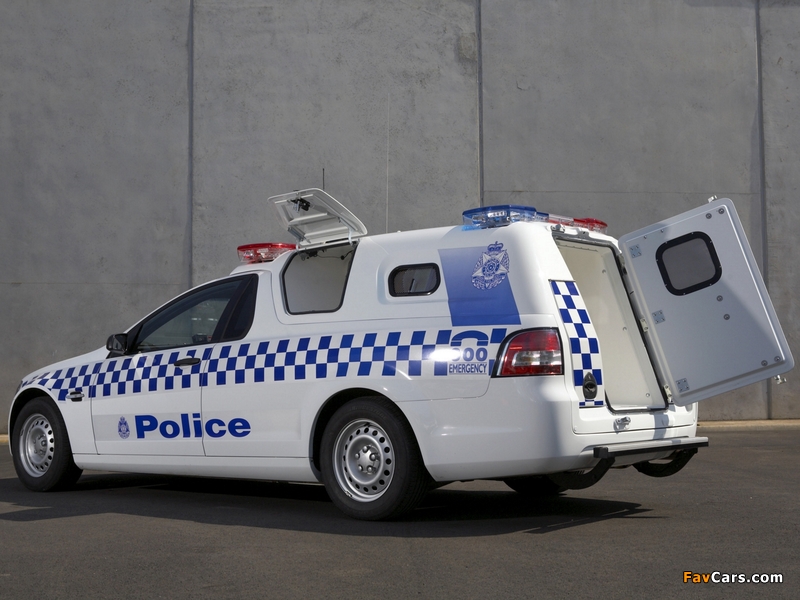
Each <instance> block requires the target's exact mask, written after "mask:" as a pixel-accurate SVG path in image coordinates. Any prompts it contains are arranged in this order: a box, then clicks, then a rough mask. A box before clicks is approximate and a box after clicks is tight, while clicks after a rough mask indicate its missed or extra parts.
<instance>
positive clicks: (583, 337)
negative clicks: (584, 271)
mask: <svg viewBox="0 0 800 600" xmlns="http://www.w3.org/2000/svg"><path fill="white" fill-rule="evenodd" d="M550 286H551V287H552V288H553V294H554V295H555V298H556V305H557V307H558V311H559V313H560V314H561V320H562V321H564V327H565V328H566V330H567V336H568V337H569V346H570V352H571V354H572V372H573V383H574V385H575V387H576V388H578V390H577V391H578V396H579V397H580V398H583V378H584V377H585V376H586V373H588V372H591V374H592V375H593V376H594V378H595V380H596V381H597V386H598V388H600V389H599V390H598V394H597V398H595V399H594V400H586V399H585V398H584V399H583V400H581V401H580V407H581V408H589V407H594V406H603V405H604V403H605V402H604V400H603V398H604V397H605V394H604V393H603V389H602V385H603V364H602V361H601V360H600V343H599V341H598V339H597V332H596V331H595V329H594V325H592V321H591V319H589V312H588V311H587V310H586V304H585V303H584V301H583V298H582V297H581V294H580V292H579V291H578V286H577V285H576V284H575V282H574V281H551V282H550Z"/></svg>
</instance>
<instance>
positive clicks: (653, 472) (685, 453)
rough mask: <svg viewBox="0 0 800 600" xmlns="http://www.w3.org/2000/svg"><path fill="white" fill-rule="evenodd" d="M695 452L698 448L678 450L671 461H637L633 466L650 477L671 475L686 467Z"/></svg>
mask: <svg viewBox="0 0 800 600" xmlns="http://www.w3.org/2000/svg"><path fill="white" fill-rule="evenodd" d="M695 454H697V448H691V449H689V450H678V451H677V452H676V453H675V454H674V455H673V457H672V460H670V461H669V462H666V463H657V462H640V463H635V464H634V465H633V466H634V468H635V469H636V470H637V471H639V473H644V474H645V475H649V476H650V477H669V476H670V475H674V474H675V473H677V472H678V471H680V470H681V469H682V468H683V467H685V466H686V463H688V462H689V461H690V460H691V459H692V457H693V456H694V455H695Z"/></svg>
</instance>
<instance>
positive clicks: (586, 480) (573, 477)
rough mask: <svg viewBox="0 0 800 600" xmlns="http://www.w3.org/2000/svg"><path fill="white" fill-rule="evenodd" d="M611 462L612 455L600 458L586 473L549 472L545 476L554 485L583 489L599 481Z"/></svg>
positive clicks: (612, 461)
mask: <svg viewBox="0 0 800 600" xmlns="http://www.w3.org/2000/svg"><path fill="white" fill-rule="evenodd" d="M613 464H614V458H613V457H611V458H601V459H600V462H598V463H597V464H596V465H595V466H594V468H593V469H592V470H591V471H588V472H586V473H569V472H567V473H551V474H550V475H548V476H547V477H548V479H550V481H552V482H553V483H555V484H556V485H559V486H561V487H563V488H566V489H568V490H583V489H586V488H588V487H591V486H593V485H594V484H595V483H597V482H598V481H600V480H601V479H602V478H603V475H605V474H606V473H607V472H608V470H609V469H610V468H611V465H613Z"/></svg>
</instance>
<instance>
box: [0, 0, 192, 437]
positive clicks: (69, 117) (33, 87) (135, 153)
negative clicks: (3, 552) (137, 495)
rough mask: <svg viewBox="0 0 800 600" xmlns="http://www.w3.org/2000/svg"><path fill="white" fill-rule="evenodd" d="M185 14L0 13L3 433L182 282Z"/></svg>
mask: <svg viewBox="0 0 800 600" xmlns="http://www.w3.org/2000/svg"><path fill="white" fill-rule="evenodd" d="M189 15H190V13H189V5H188V3H186V2H155V3H144V2H129V1H127V0H115V1H103V2H72V1H62V0H52V1H49V2H38V1H37V2H28V1H26V0H19V1H17V0H13V1H4V2H2V3H0V307H2V310H1V311H0V413H2V415H3V417H2V421H0V431H5V430H6V415H7V414H8V406H9V404H10V399H11V397H12V396H13V394H14V390H15V389H16V387H17V384H18V383H19V379H20V378H21V377H22V376H23V375H25V374H26V373H29V372H30V371H32V370H33V369H35V368H38V367H41V366H43V365H45V364H48V363H51V362H54V361H56V360H61V359H65V358H68V357H70V356H74V355H76V354H80V353H83V352H87V351H89V350H93V349H95V348H97V347H99V346H102V345H104V344H105V339H106V338H107V337H108V335H109V334H111V333H114V332H118V331H122V330H124V329H126V328H127V327H128V326H130V325H131V324H132V323H133V322H135V321H136V320H138V318H140V317H141V316H142V315H143V314H144V313H145V312H147V311H149V310H151V309H153V308H155V307H156V306H158V305H159V304H161V303H163V302H164V301H166V300H168V299H169V298H170V297H172V296H174V295H176V294H177V293H179V292H180V291H182V290H184V289H186V287H187V285H188V284H189V258H190V246H189V244H188V243H187V236H186V233H187V231H188V227H189V225H190V220H189V214H190V213H189V211H188V208H189V203H190V197H189V193H188V190H189V179H188V172H189V170H188V153H187V144H188V140H189V137H188V131H189V119H188V114H189V91H188V86H187V72H188V60H187V58H188V57H187V53H186V47H187V46H186V44H187V36H188V32H189Z"/></svg>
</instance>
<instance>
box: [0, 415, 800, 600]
mask: <svg viewBox="0 0 800 600" xmlns="http://www.w3.org/2000/svg"><path fill="white" fill-rule="evenodd" d="M699 435H707V436H708V437H709V438H710V440H711V445H710V447H709V448H705V449H702V450H700V452H699V453H698V455H697V456H695V458H694V459H693V460H692V461H691V462H690V463H689V464H688V466H687V467H686V468H685V469H684V470H683V471H681V472H680V473H678V474H676V475H674V476H672V477H668V478H664V479H654V478H650V477H646V476H644V475H642V474H640V473H638V472H637V471H635V470H634V469H632V468H628V469H620V470H612V471H611V472H609V473H608V475H606V477H605V478H604V479H603V480H601V481H600V482H599V483H598V484H597V485H595V486H594V487H591V488H588V489H586V490H581V491H569V492H567V493H566V494H565V495H562V496H560V497H558V498H555V499H551V500H546V501H539V502H530V501H526V500H524V499H523V498H522V497H520V496H519V495H518V494H516V493H515V492H512V491H511V490H510V489H508V488H507V487H506V486H505V485H504V484H502V483H500V482H469V483H457V484H451V485H449V486H446V487H444V488H440V489H438V490H436V491H434V492H432V493H431V494H430V495H429V496H428V497H427V498H426V500H425V501H424V503H423V505H422V506H421V507H420V508H419V509H417V510H416V511H414V512H413V513H412V514H410V515H409V516H408V517H407V518H405V519H404V520H402V521H399V522H391V523H366V522H359V521H353V520H351V519H348V518H347V517H345V516H343V515H342V514H340V513H339V512H338V511H337V510H336V509H335V508H334V507H333V505H332V504H331V503H330V501H329V500H328V498H327V496H326V494H325V491H324V489H323V488H322V487H320V486H312V485H296V484H295V485H291V484H277V483H264V482H241V481H227V480H212V479H194V478H170V477H162V476H143V475H129V474H109V473H97V472H91V473H90V472H86V473H84V475H83V477H81V479H80V480H79V482H78V484H77V485H76V487H75V489H74V490H72V491H69V492H59V493H50V494H37V493H33V492H29V491H27V490H26V489H25V488H24V487H23V486H22V484H20V483H19V481H18V480H17V478H16V476H15V474H14V468H13V465H12V463H11V458H10V457H9V454H8V448H7V446H3V447H0V541H2V544H0V598H14V599H16V598H33V597H35V598H37V599H49V598H112V597H114V598H299V597H303V598H312V597H321V598H349V599H355V598H368V599H371V598H410V597H418V598H487V597H491V598H589V597H592V598H671V599H674V598H753V597H764V598H797V597H800V510H798V508H800V507H799V506H798V497H799V496H800V469H799V468H798V463H800V427H799V426H798V424H795V425H791V424H790V425H789V426H775V427H769V426H768V424H767V425H764V426H762V427H752V426H750V427H747V426H740V427H736V426H732V427H727V428H726V427H724V426H720V427H711V428H703V429H702V430H701V431H700V433H699ZM686 572H690V577H691V576H692V575H698V576H699V577H700V578H701V579H702V576H703V574H708V575H711V574H714V573H717V574H716V575H714V577H713V578H716V579H720V580H722V579H723V578H724V576H725V575H731V574H733V575H735V576H736V577H735V578H734V579H737V578H738V575H739V574H742V575H744V576H745V577H748V578H749V577H750V576H751V575H753V574H768V575H769V574H775V575H781V576H782V580H783V581H782V583H757V584H754V583H713V582H709V583H684V578H685V573H686Z"/></svg>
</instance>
